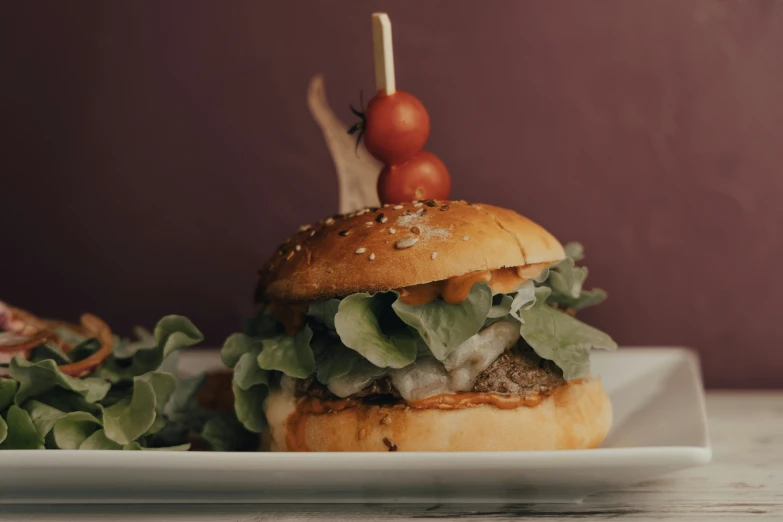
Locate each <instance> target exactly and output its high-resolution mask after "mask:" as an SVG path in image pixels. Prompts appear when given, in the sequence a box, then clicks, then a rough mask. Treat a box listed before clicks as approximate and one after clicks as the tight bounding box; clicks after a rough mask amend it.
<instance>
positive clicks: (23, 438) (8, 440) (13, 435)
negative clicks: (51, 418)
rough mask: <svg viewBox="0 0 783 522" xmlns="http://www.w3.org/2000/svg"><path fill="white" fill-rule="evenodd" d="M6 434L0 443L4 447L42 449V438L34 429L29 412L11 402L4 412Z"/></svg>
mask: <svg viewBox="0 0 783 522" xmlns="http://www.w3.org/2000/svg"><path fill="white" fill-rule="evenodd" d="M4 424H5V426H6V428H5V430H3V429H0V432H2V431H5V432H6V435H5V437H4V438H3V441H2V443H0V450H4V449H44V438H43V436H42V435H41V434H40V433H38V430H36V429H35V425H34V424H33V421H32V419H30V414H29V413H27V411H25V410H23V409H22V408H20V407H19V406H17V405H16V404H12V405H11V406H10V407H9V408H8V411H7V412H6V414H5V422H4Z"/></svg>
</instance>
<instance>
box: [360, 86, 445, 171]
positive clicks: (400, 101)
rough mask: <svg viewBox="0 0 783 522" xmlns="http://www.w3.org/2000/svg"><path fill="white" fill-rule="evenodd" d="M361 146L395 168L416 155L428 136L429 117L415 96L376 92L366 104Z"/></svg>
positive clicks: (404, 93)
mask: <svg viewBox="0 0 783 522" xmlns="http://www.w3.org/2000/svg"><path fill="white" fill-rule="evenodd" d="M364 114H365V118H366V120H365V123H364V144H365V145H366V146H367V150H368V151H370V154H372V155H373V156H375V157H376V158H378V159H379V160H380V161H382V162H383V163H385V164H386V165H398V164H400V163H405V162H406V161H408V160H409V159H411V158H412V157H413V156H414V154H416V153H417V152H419V151H420V150H421V149H422V147H424V144H425V143H426V142H427V138H428V137H429V135H430V116H429V114H427V110H426V109H425V108H424V105H422V103H421V102H420V101H419V99H418V98H416V97H415V96H414V95H412V94H409V93H407V92H403V91H397V92H395V93H394V94H392V95H389V96H387V95H386V94H383V93H379V94H377V95H376V96H375V97H374V98H373V99H372V100H370V103H369V105H367V110H366V111H365V113H364Z"/></svg>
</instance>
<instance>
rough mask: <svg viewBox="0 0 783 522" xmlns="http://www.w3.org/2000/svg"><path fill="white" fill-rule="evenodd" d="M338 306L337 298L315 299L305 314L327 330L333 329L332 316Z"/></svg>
mask: <svg viewBox="0 0 783 522" xmlns="http://www.w3.org/2000/svg"><path fill="white" fill-rule="evenodd" d="M339 308H340V300H339V299H327V300H326V301H317V302H315V303H313V304H311V305H310V306H309V308H308V310H307V315H309V316H310V317H312V318H314V319H316V320H317V321H318V322H320V323H321V324H323V325H324V326H325V327H326V328H327V329H329V330H335V326H334V316H335V315H337V312H338V310H339Z"/></svg>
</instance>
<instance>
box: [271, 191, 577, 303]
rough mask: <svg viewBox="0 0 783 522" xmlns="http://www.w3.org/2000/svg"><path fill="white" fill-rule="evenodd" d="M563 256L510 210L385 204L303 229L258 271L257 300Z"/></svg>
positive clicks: (403, 283)
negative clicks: (381, 206)
mask: <svg viewBox="0 0 783 522" xmlns="http://www.w3.org/2000/svg"><path fill="white" fill-rule="evenodd" d="M563 257H565V252H564V251H563V246H562V245H561V244H560V243H559V242H558V241H557V239H555V238H554V236H552V234H550V233H549V232H547V231H546V230H545V229H544V228H542V227H541V226H540V225H538V224H536V223H534V222H533V221H531V220H529V219H527V218H526V217H524V216H521V215H519V214H517V213H516V212H514V211H512V210H507V209H504V208H499V207H495V206H492V205H484V204H471V203H467V202H464V201H434V200H428V201H425V202H418V203H404V204H400V205H387V206H384V207H383V208H379V209H365V210H361V211H358V212H354V213H351V214H347V215H343V216H333V217H330V218H327V219H325V220H323V221H321V222H320V223H318V224H316V225H313V226H303V227H301V228H300V230H299V232H298V233H297V234H295V235H294V236H292V237H290V238H288V240H287V241H286V242H285V243H284V244H282V245H281V246H280V248H279V249H278V251H277V252H276V253H275V255H274V256H273V257H272V259H270V260H269V262H267V264H266V265H265V266H264V267H263V268H262V269H261V272H260V281H259V285H258V289H257V292H256V296H257V298H258V299H265V300H266V299H274V300H279V301H284V302H297V301H313V300H318V299H327V298H330V297H341V296H345V295H349V294H352V293H356V292H370V293H372V292H379V291H387V290H392V289H398V288H404V287H407V286H412V285H417V284H422V283H430V282H432V281H442V280H444V279H448V278H449V277H453V276H460V275H463V274H466V273H468V272H473V271H476V270H494V269H497V268H504V267H519V266H526V265H538V264H546V263H550V264H551V263H554V262H556V261H559V260H560V259H562V258H563Z"/></svg>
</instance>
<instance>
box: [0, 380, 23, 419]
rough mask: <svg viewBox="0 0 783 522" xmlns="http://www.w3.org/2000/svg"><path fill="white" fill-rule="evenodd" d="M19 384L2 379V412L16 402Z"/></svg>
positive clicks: (0, 396)
mask: <svg viewBox="0 0 783 522" xmlns="http://www.w3.org/2000/svg"><path fill="white" fill-rule="evenodd" d="M18 387H19V384H18V383H17V382H16V381H15V380H13V379H6V378H3V377H0V411H4V410H5V409H6V408H7V407H9V406H10V405H11V404H12V403H13V402H14V395H16V389H17V388H18Z"/></svg>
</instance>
